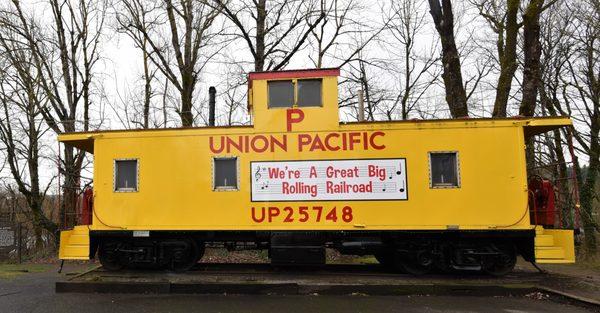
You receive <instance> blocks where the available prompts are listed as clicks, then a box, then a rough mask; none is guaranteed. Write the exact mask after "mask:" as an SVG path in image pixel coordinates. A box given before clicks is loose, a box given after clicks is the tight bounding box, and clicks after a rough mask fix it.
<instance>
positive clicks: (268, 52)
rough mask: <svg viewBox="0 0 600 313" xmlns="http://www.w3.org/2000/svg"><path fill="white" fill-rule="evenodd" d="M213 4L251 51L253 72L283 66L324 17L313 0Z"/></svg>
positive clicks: (221, 0) (218, 0) (323, 13)
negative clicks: (221, 11) (232, 25)
mask: <svg viewBox="0 0 600 313" xmlns="http://www.w3.org/2000/svg"><path fill="white" fill-rule="evenodd" d="M215 4H216V6H217V7H219V8H221V9H222V10H223V13H224V14H225V16H227V18H228V19H229V20H230V21H231V22H232V23H233V24H234V25H235V28H236V29H237V32H236V33H235V36H236V37H238V38H241V39H242V40H243V42H244V43H245V44H246V46H247V47H248V49H249V50H250V54H251V55H252V60H253V63H254V70H255V71H264V70H279V69H282V68H283V67H285V66H286V65H287V64H288V63H289V62H290V60H291V58H292V57H293V56H294V55H295V54H296V53H298V51H300V50H301V49H302V48H303V47H304V46H305V45H306V43H307V38H308V37H309V35H310V34H311V33H312V31H313V30H314V29H315V27H317V25H319V23H320V22H321V20H323V19H324V18H325V12H324V11H322V10H321V7H320V6H319V2H318V1H315V0H309V1H301V0H273V1H269V2H267V1H266V0H256V1H254V0H253V1H249V0H242V1H236V2H233V1H232V2H227V1H223V0H215ZM248 21H250V22H248Z"/></svg>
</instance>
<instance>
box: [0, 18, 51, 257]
mask: <svg viewBox="0 0 600 313" xmlns="http://www.w3.org/2000/svg"><path fill="white" fill-rule="evenodd" d="M13 19H14V16H11V15H9V14H3V16H2V17H0V24H3V23H6V22H10V21H11V20H13ZM15 31H16V30H14V29H10V28H9V29H6V28H4V29H3V31H0V56H1V57H0V62H1V63H2V64H3V65H4V66H3V69H2V70H0V104H1V106H0V109H1V110H2V112H1V114H0V145H1V146H3V150H4V152H5V155H6V163H7V165H8V168H9V170H10V174H11V177H12V181H14V183H15V184H16V186H17V190H18V192H19V193H20V194H21V195H22V196H23V198H24V199H25V207H20V203H16V204H17V205H18V206H19V207H20V210H19V211H20V212H21V213H23V214H24V215H25V216H26V217H27V219H28V220H29V221H30V222H31V224H32V225H33V230H34V234H35V246H36V248H37V249H40V248H42V247H43V243H44V241H43V238H42V237H43V231H44V230H45V231H47V232H48V234H50V236H51V238H53V239H56V234H57V230H58V225H57V224H56V223H55V222H54V221H52V220H51V218H49V217H48V216H46V215H45V213H44V206H43V204H44V201H45V199H46V194H47V192H48V189H49V188H50V186H51V185H52V179H51V180H50V181H48V182H46V183H47V185H46V186H45V187H43V186H42V183H41V182H40V163H41V159H42V158H43V156H42V155H40V154H41V151H42V147H43V143H42V142H41V141H42V137H43V135H44V133H45V132H46V131H47V130H48V127H47V126H46V125H45V124H44V120H43V118H42V113H41V110H40V108H42V107H44V104H45V102H47V98H46V97H45V95H44V91H43V90H42V88H41V86H40V85H39V83H38V82H39V79H40V76H39V73H38V71H37V70H36V68H35V66H34V60H33V59H34V57H33V56H32V53H31V51H30V50H28V49H27V47H26V45H25V44H23V43H22V42H20V41H19V36H18V35H16V32H15ZM4 187H5V188H7V190H9V191H12V188H11V186H8V185H5V186H4Z"/></svg>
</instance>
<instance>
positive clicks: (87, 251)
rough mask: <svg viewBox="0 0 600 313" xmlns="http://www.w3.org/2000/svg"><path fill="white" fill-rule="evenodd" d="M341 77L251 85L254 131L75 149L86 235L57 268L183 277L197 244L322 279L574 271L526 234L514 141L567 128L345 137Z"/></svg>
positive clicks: (380, 125) (503, 125) (92, 142)
mask: <svg viewBox="0 0 600 313" xmlns="http://www.w3.org/2000/svg"><path fill="white" fill-rule="evenodd" d="M338 75H339V69H317V70H295V71H279V72H256V73H250V74H249V77H248V83H249V88H248V109H249V112H250V114H251V117H252V121H253V123H252V125H250V126H231V127H198V128H180V129H152V130H119V131H98V132H85V133H70V134H63V135H61V136H59V140H60V141H61V142H62V143H64V144H67V145H72V146H74V147H77V148H79V149H82V150H85V151H87V152H89V153H91V154H93V156H94V175H93V181H94V184H93V200H94V207H93V214H92V219H91V221H92V222H91V223H90V225H80V226H76V227H75V228H74V229H73V230H69V231H63V232H62V233H61V241H60V258H61V259H88V258H90V257H95V255H96V254H98V257H99V259H100V261H101V263H102V264H103V265H104V266H105V267H106V268H109V269H118V268H121V267H123V266H127V265H135V264H148V265H151V266H157V267H158V266H168V267H171V268H172V269H175V270H182V269H187V268H189V267H190V266H192V265H193V264H195V263H196V262H197V261H198V260H199V259H200V257H201V256H202V254H203V251H204V246H205V245H207V244H223V245H225V246H227V247H228V248H231V249H235V248H236V247H244V248H248V247H251V248H256V249H268V250H269V256H270V258H271V261H272V262H273V263H277V264H322V263H324V262H325V248H326V247H329V248H334V249H337V250H338V251H340V252H341V253H345V254H358V255H367V254H368V255H375V256H376V258H377V259H378V260H379V261H380V262H382V263H383V264H385V265H389V266H393V267H398V268H401V269H403V270H406V271H408V272H410V273H415V274H417V273H424V272H427V271H428V270H430V269H431V268H433V267H438V268H443V269H466V268H468V269H473V268H476V269H481V270H483V271H486V272H488V273H492V274H503V273H506V272H508V271H510V270H511V269H512V268H513V267H514V264H515V260H516V256H517V255H518V254H520V255H522V256H523V257H524V258H525V259H526V260H529V261H532V262H533V261H535V262H539V263H544V262H547V263H570V262H574V245H573V231H572V230H557V229H543V227H541V226H539V225H535V223H534V222H533V221H534V219H532V217H531V214H530V213H531V212H530V211H531V210H530V208H529V206H528V192H529V191H528V180H527V171H526V162H525V139H526V137H528V136H533V135H535V134H539V133H542V132H547V131H550V130H553V129H557V128H559V127H564V126H569V125H571V121H570V120H569V119H568V118H562V117H561V118H508V119H458V120H418V121H394V122H340V121H339V117H338V90H337V88H338V82H337V77H338Z"/></svg>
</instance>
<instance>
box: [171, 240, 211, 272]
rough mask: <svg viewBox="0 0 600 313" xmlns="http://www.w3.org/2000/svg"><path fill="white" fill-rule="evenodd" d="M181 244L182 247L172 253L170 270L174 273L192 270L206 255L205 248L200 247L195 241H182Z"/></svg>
mask: <svg viewBox="0 0 600 313" xmlns="http://www.w3.org/2000/svg"><path fill="white" fill-rule="evenodd" d="M181 243H182V245H181V247H178V248H175V249H173V251H171V253H172V254H171V260H170V262H169V269H170V270H172V271H174V272H184V271H188V270H190V269H191V268H192V267H194V265H196V263H198V260H200V258H201V257H202V255H203V254H204V246H202V247H200V246H199V245H198V244H197V243H196V241H194V240H193V239H190V238H186V239H182V240H181Z"/></svg>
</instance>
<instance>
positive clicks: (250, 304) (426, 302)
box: [0, 268, 589, 313]
mask: <svg viewBox="0 0 600 313" xmlns="http://www.w3.org/2000/svg"><path fill="white" fill-rule="evenodd" d="M66 270H67V271H68V270H69V269H68V268H67V269H66ZM71 270H72V269H71ZM59 279H64V276H61V275H59V274H57V273H56V272H55V271H54V270H51V271H48V272H43V273H28V274H23V275H21V276H18V277H16V278H11V279H2V280H0V312H3V313H4V312H43V313H47V312H78V313H81V312H83V313H92V312H111V313H112V312H128V313H130V312H261V313H271V312H286V313H287V312H290V313H291V312H301V313H308V312H344V313H346V312H377V313H381V312H511V313H515V312H550V313H551V312H557V313H558V312H561V313H562V312H589V311H587V310H586V309H584V308H581V307H575V306H570V305H566V304H560V303H555V302H552V301H550V300H538V299H533V298H531V297H475V296H464V297H462V296H426V295H424V296H365V295H347V296H323V295H309V296H275V295H262V296H253V295H136V294H78V293H65V294H56V293H55V292H54V283H55V282H56V281H57V280H59ZM534 298H535V297H534Z"/></svg>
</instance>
